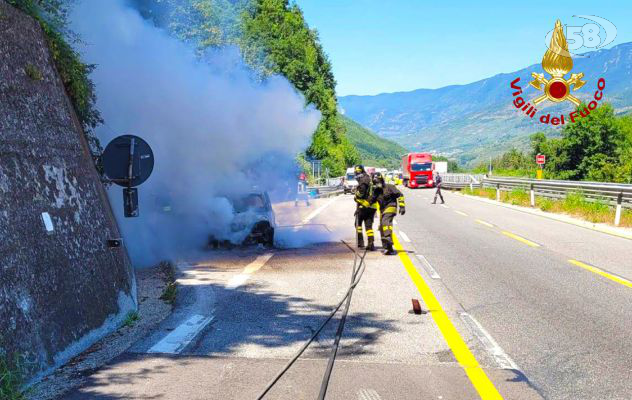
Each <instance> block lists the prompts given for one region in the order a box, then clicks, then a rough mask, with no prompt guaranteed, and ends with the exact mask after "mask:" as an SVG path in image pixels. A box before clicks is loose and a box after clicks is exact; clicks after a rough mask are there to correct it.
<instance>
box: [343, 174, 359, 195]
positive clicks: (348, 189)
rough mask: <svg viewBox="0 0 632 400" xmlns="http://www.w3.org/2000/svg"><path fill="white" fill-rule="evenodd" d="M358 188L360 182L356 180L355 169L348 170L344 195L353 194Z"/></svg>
mask: <svg viewBox="0 0 632 400" xmlns="http://www.w3.org/2000/svg"><path fill="white" fill-rule="evenodd" d="M357 187H358V181H357V180H356V178H355V169H354V168H347V174H346V175H345V183H344V185H343V189H344V193H353V192H355V190H356V188H357Z"/></svg>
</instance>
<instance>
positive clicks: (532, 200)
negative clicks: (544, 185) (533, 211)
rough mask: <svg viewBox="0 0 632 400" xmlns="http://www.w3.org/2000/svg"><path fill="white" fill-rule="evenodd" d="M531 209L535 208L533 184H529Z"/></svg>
mask: <svg viewBox="0 0 632 400" xmlns="http://www.w3.org/2000/svg"><path fill="white" fill-rule="evenodd" d="M531 207H535V190H533V183H532V184H531Z"/></svg>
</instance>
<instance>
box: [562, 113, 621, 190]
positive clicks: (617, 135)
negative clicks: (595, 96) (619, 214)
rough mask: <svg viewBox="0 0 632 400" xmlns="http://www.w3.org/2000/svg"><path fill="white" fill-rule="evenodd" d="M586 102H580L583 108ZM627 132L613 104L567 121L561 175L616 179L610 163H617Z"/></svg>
mask: <svg viewBox="0 0 632 400" xmlns="http://www.w3.org/2000/svg"><path fill="white" fill-rule="evenodd" d="M584 107H586V106H585V105H580V106H579V107H578V110H579V109H583V108H584ZM623 140H624V134H623V131H622V129H621V123H620V122H619V121H617V119H616V117H615V115H614V109H613V107H612V106H611V105H610V104H604V105H602V106H601V107H598V108H597V109H595V110H593V111H592V112H591V113H590V115H589V116H588V117H585V118H581V119H579V120H577V121H576V122H575V123H572V124H569V125H566V126H565V127H564V129H563V130H562V139H561V146H560V148H559V164H558V165H557V166H556V169H557V171H558V174H559V176H560V177H561V178H562V179H575V180H582V179H590V180H599V181H608V180H613V179H614V177H615V174H614V173H613V171H612V168H610V167H609V166H612V165H616V164H618V161H619V160H618V157H617V156H618V154H617V146H618V145H620V144H622V143H623Z"/></svg>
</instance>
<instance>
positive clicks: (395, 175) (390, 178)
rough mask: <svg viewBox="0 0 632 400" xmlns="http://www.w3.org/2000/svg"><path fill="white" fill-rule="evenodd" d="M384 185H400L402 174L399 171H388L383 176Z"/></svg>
mask: <svg viewBox="0 0 632 400" xmlns="http://www.w3.org/2000/svg"><path fill="white" fill-rule="evenodd" d="M384 177H385V178H384V180H385V181H386V183H392V184H393V185H401V184H402V173H401V172H399V171H389V172H387V173H386V174H385V175H384Z"/></svg>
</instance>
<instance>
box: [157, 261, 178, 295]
mask: <svg viewBox="0 0 632 400" xmlns="http://www.w3.org/2000/svg"><path fill="white" fill-rule="evenodd" d="M158 269H159V270H160V273H161V274H162V276H163V279H164V280H165V282H166V283H167V286H166V287H165V290H164V291H163V292H162V295H161V296H160V300H163V301H164V302H166V303H169V304H172V305H173V304H175V302H176V297H177V294H178V286H177V284H176V267H175V265H173V263H172V262H170V261H162V262H161V263H160V264H159V265H158Z"/></svg>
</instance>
